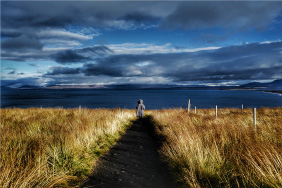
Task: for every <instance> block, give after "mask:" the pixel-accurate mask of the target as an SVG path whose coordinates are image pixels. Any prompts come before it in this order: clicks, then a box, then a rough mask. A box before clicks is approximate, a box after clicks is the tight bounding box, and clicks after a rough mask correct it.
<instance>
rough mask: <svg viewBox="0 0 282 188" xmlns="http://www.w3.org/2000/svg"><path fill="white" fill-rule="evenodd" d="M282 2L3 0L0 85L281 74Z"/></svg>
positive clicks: (262, 78)
mask: <svg viewBox="0 0 282 188" xmlns="http://www.w3.org/2000/svg"><path fill="white" fill-rule="evenodd" d="M281 40H282V1H265V2H264V1H239V2H232V1H227V2H223V1H207V2H204V1H198V2H193V1H175V2H173V1H171V2H170V1H164V2H162V1H155V2H153V1H144V2H142V1H138V2H137V1H131V2H129V1H115V2H110V1H104V2H103V1H83V2H78V1H61V2H59V1H1V83H2V85H3V86H4V85H5V86H9V87H11V88H17V87H21V86H23V85H32V86H42V87H45V86H50V85H110V84H177V85H210V86H215V85H222V86H225V85H240V84H244V83H248V82H254V81H258V82H269V81H273V80H276V79H282V41H281Z"/></svg>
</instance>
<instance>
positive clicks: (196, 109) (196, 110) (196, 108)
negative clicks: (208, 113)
mask: <svg viewBox="0 0 282 188" xmlns="http://www.w3.org/2000/svg"><path fill="white" fill-rule="evenodd" d="M196 113H197V107H196V106H195V114H196Z"/></svg>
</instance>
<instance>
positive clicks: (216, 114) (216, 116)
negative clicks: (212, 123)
mask: <svg viewBox="0 0 282 188" xmlns="http://www.w3.org/2000/svg"><path fill="white" fill-rule="evenodd" d="M215 118H216V119H217V105H215Z"/></svg>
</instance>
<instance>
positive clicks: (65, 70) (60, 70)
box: [46, 67, 80, 75]
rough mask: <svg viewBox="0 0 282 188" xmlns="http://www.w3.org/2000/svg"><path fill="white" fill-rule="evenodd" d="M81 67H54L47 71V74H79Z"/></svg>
mask: <svg viewBox="0 0 282 188" xmlns="http://www.w3.org/2000/svg"><path fill="white" fill-rule="evenodd" d="M79 73H80V68H69V67H53V68H52V71H51V72H47V74H46V75H60V74H79Z"/></svg>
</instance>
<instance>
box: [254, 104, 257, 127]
mask: <svg viewBox="0 0 282 188" xmlns="http://www.w3.org/2000/svg"><path fill="white" fill-rule="evenodd" d="M256 115H257V109H256V108H254V126H255V131H256V130H257V119H256Z"/></svg>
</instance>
